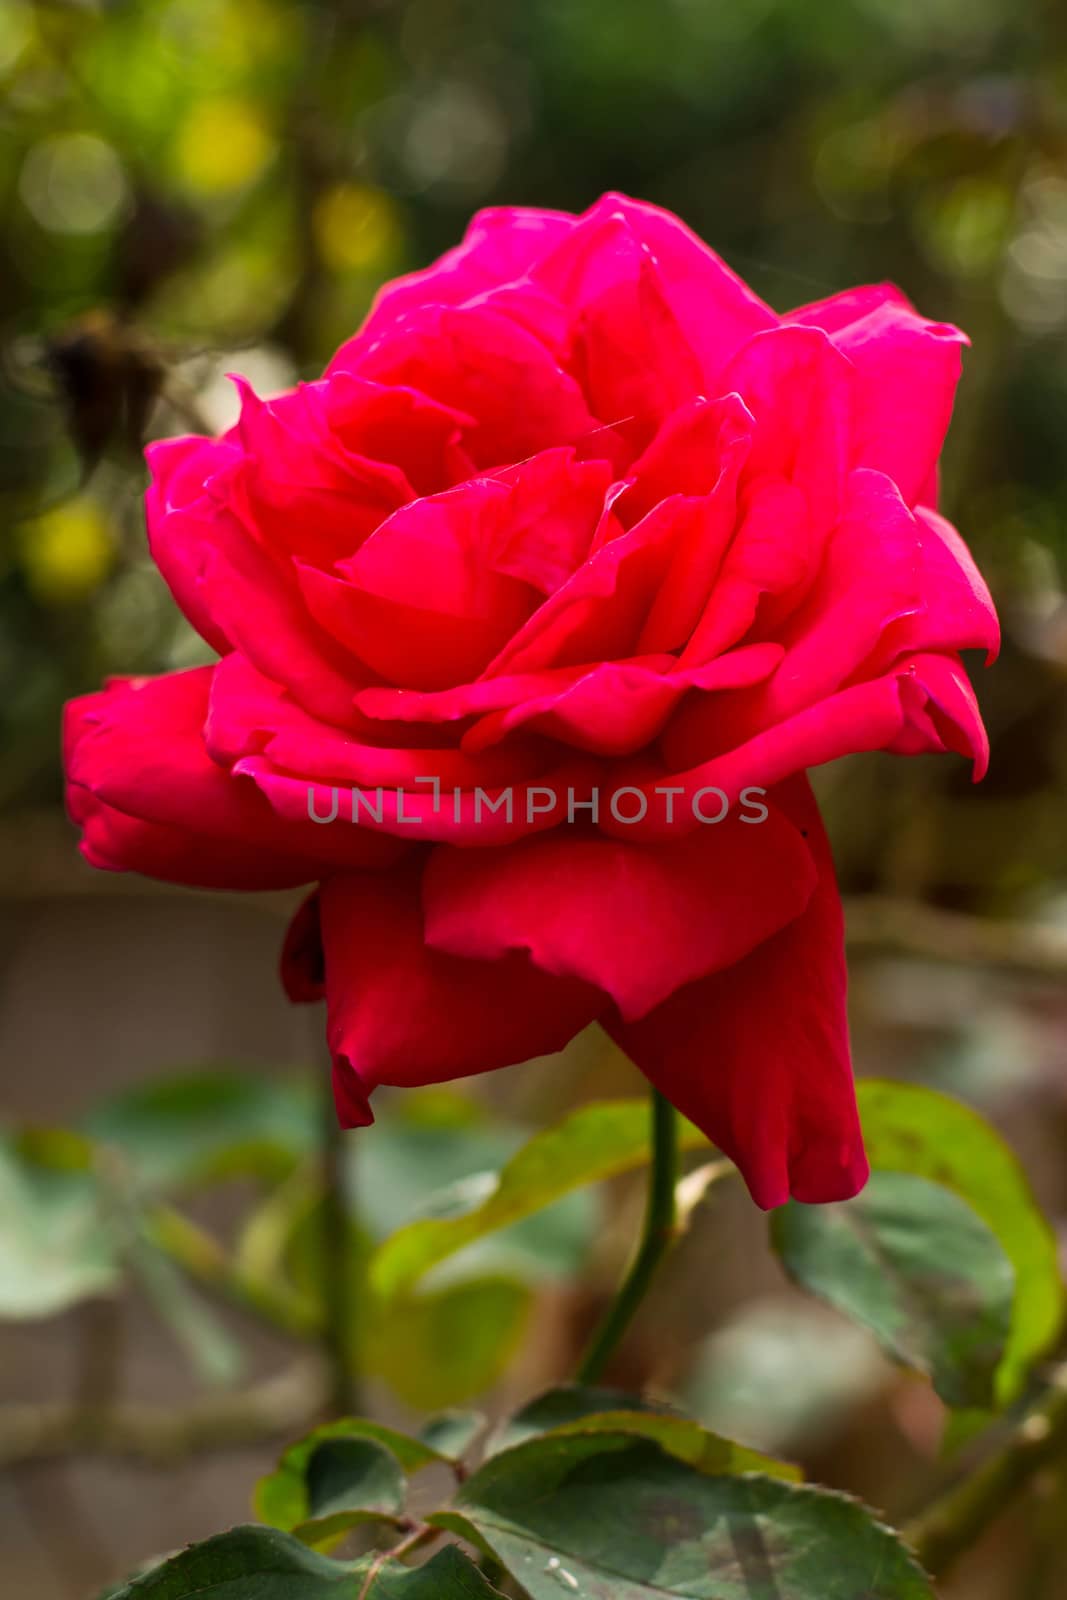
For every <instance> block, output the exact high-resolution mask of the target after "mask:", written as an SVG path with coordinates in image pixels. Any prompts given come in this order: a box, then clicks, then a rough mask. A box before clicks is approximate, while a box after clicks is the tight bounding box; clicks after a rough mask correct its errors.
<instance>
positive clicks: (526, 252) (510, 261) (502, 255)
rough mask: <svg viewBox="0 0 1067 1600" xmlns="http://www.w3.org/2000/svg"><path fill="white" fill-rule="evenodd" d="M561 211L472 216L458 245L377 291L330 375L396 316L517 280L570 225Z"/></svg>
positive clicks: (512, 210) (517, 209)
mask: <svg viewBox="0 0 1067 1600" xmlns="http://www.w3.org/2000/svg"><path fill="white" fill-rule="evenodd" d="M575 220H576V219H575V218H574V217H572V216H570V215H569V214H568V213H567V212H565V211H541V210H537V209H536V208H534V207H525V206H500V207H497V208H495V209H490V210H485V211H479V212H477V213H476V214H475V216H474V217H473V218H472V220H471V223H470V226H469V227H468V228H467V232H466V233H465V235H464V237H463V242H462V244H459V245H457V246H456V247H455V248H454V249H452V250H446V251H445V253H444V255H442V256H440V257H439V258H438V260H436V261H435V262H433V263H432V265H431V266H429V267H424V268H423V269H422V270H421V271H419V272H409V273H408V274H407V275H406V276H405V277H402V278H394V279H393V280H392V282H390V283H387V284H386V285H385V287H384V288H383V289H381V290H380V291H379V293H378V295H377V297H376V299H375V302H374V305H373V307H372V308H371V313H370V315H369V317H368V318H367V320H366V322H365V323H364V324H363V327H362V328H361V329H360V331H359V333H357V334H356V335H355V337H354V338H352V339H349V340H348V342H347V343H346V344H343V345H342V346H341V348H340V350H338V352H337V354H336V355H335V356H334V358H333V360H332V361H331V362H330V365H329V368H328V369H327V370H328V371H329V372H330V373H333V372H337V371H349V370H351V369H352V367H353V366H355V365H356V364H357V363H358V361H359V359H360V357H361V356H362V355H363V354H364V353H365V352H366V351H367V350H368V349H369V348H370V347H371V346H372V345H373V344H374V342H375V340H377V339H379V338H380V337H381V336H382V334H383V333H384V332H385V331H386V330H387V329H388V328H389V327H390V325H391V324H393V323H395V322H396V321H397V320H398V319H399V318H400V317H402V316H404V315H406V314H407V313H409V312H412V311H415V310H417V309H418V308H419V307H421V306H425V305H434V304H436V305H452V306H454V305H460V304H461V303H462V302H463V301H464V300H470V299H472V298H474V297H476V296H479V295H482V294H485V293H486V292H491V291H493V290H497V289H499V288H500V286H501V285H504V284H508V283H512V282H514V281H515V280H516V279H521V278H523V277H524V276H525V275H526V273H527V271H528V270H529V268H530V267H531V266H532V265H533V263H534V262H535V261H537V260H538V258H539V257H540V256H542V255H543V254H545V252H546V251H548V250H550V249H551V248H552V246H553V245H554V244H555V243H557V242H558V241H559V240H560V239H561V238H563V237H565V235H566V234H567V233H568V232H569V231H570V230H571V229H572V228H573V227H574V225H575Z"/></svg>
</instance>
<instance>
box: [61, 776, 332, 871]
mask: <svg viewBox="0 0 1067 1600" xmlns="http://www.w3.org/2000/svg"><path fill="white" fill-rule="evenodd" d="M67 803H68V809H69V810H70V813H71V817H72V819H73V820H75V821H76V822H77V823H78V825H79V826H80V828H81V830H82V837H81V843H80V846H79V848H80V850H81V853H82V855H83V856H84V857H85V859H86V861H87V862H88V863H89V865H90V866H91V867H96V868H98V869H99V870H102V871H104V872H137V873H140V874H141V875H142V876H143V877H146V878H158V879H160V880H161V881H162V882H164V883H180V884H184V885H185V886H187V887H188V888H192V889H230V890H244V891H247V890H256V889H290V888H293V887H294V886H296V885H297V884H301V883H307V882H308V881H309V879H312V878H314V877H315V876H316V873H317V870H318V869H317V866H316V863H315V862H314V861H311V860H308V859H306V858H303V857H300V856H286V855H282V854H281V853H279V852H278V851H276V850H263V849H261V848H259V847H258V846H256V845H250V846H244V845H242V844H241V843H239V842H237V841H235V840H233V839H214V838H212V837H211V836H210V835H208V834H203V833H198V832H196V830H195V829H192V828H177V827H169V826H166V825H165V824H162V823H158V822H144V821H141V820H140V819H139V818H137V817H128V816H126V814H125V813H124V812H122V811H116V810H115V808H114V807H113V806H107V805H103V804H102V803H101V802H100V801H98V800H97V799H96V797H95V796H94V795H93V793H92V791H91V790H89V789H83V788H82V787H81V786H80V785H76V784H72V785H70V787H69V788H68V791H67Z"/></svg>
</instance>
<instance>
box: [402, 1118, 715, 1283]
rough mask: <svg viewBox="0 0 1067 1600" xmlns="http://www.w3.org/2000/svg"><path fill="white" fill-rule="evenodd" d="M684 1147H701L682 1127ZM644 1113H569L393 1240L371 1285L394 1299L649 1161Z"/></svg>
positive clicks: (701, 1141) (691, 1132)
mask: <svg viewBox="0 0 1067 1600" xmlns="http://www.w3.org/2000/svg"><path fill="white" fill-rule="evenodd" d="M682 1141H683V1144H684V1147H685V1148H686V1149H699V1148H701V1147H705V1148H706V1141H705V1140H704V1139H703V1137H702V1136H701V1135H700V1134H699V1133H698V1132H697V1131H696V1129H695V1128H691V1127H690V1126H689V1125H688V1124H685V1123H683V1124H682ZM648 1153H649V1110H648V1105H647V1103H646V1102H645V1101H643V1100H614V1101H602V1102H599V1103H597V1104H594V1105H589V1106H583V1107H582V1108H581V1109H580V1110H578V1111H574V1112H572V1113H571V1114H570V1115H569V1116H568V1117H566V1118H564V1120H563V1121H562V1122H560V1123H558V1124H557V1125H556V1126H555V1127H553V1128H549V1129H547V1130H546V1131H545V1132H544V1133H539V1134H537V1135H536V1136H535V1137H534V1138H533V1139H531V1140H530V1142H529V1143H528V1144H526V1145H524V1146H523V1148H522V1149H521V1150H520V1151H519V1152H518V1153H517V1154H516V1155H514V1156H512V1158H511V1160H510V1161H508V1163H507V1164H506V1165H505V1166H504V1167H503V1169H502V1170H501V1172H500V1173H499V1175H498V1176H497V1177H496V1178H487V1179H486V1180H485V1181H484V1182H483V1183H482V1184H481V1185H478V1186H476V1185H472V1187H471V1190H470V1193H469V1195H467V1196H464V1195H462V1194H460V1195H457V1196H455V1206H454V1209H453V1211H452V1212H451V1214H450V1215H447V1216H438V1217H427V1218H424V1219H423V1220H421V1221H418V1222H413V1223H411V1224H409V1225H408V1226H407V1227H406V1228H401V1229H400V1230H399V1232H397V1233H395V1234H393V1236H392V1238H391V1239H387V1240H386V1242H385V1243H384V1244H383V1245H382V1246H380V1248H379V1249H378V1251H377V1253H376V1254H375V1256H374V1257H373V1258H372V1261H371V1268H370V1271H371V1282H372V1283H373V1285H374V1287H375V1288H376V1290H377V1291H378V1292H379V1293H380V1294H382V1295H384V1296H390V1295H394V1294H398V1293H400V1292H402V1291H404V1290H406V1289H408V1288H410V1287H411V1285H412V1284H414V1283H416V1282H417V1281H418V1279H419V1278H421V1277H422V1276H423V1274H424V1273H426V1272H428V1271H429V1270H430V1268H431V1267H433V1266H436V1265H437V1263H438V1262H440V1261H444V1260H445V1259H446V1258H447V1257H448V1256H451V1255H453V1254H455V1253H456V1252H457V1251H459V1250H462V1249H464V1248H465V1247H466V1246H468V1245H471V1244H473V1243H474V1242H475V1241H476V1240H479V1239H482V1238H484V1237H485V1236H486V1235H487V1234H491V1233H495V1232H496V1231H497V1230H498V1229H500V1228H505V1227H507V1226H508V1225H509V1224H511V1223H514V1222H517V1221H519V1220H520V1219H521V1218H523V1217H529V1216H531V1215H533V1214H534V1213H535V1212H537V1211H540V1210H542V1209H543V1208H544V1207H546V1206H548V1205H551V1204H552V1202H553V1201H556V1200H558V1199H560V1197H561V1196H563V1195H566V1194H569V1193H570V1192H571V1191H572V1190H574V1189H579V1188H582V1187H584V1186H585V1185H587V1184H591V1183H598V1182H600V1181H601V1180H603V1179H605V1178H611V1177H614V1176H616V1175H617V1174H618V1173H620V1172H626V1171H629V1170H630V1169H631V1168H633V1167H637V1166H640V1165H641V1164H642V1163H643V1162H645V1161H647V1159H648Z"/></svg>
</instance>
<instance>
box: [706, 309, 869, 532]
mask: <svg viewBox="0 0 1067 1600" xmlns="http://www.w3.org/2000/svg"><path fill="white" fill-rule="evenodd" d="M854 381H855V374H854V372H853V369H852V367H851V365H850V363H849V362H848V360H847V359H846V358H845V356H843V355H842V354H841V352H840V351H838V350H837V349H835V347H834V345H833V343H832V342H831V340H830V339H829V338H828V337H827V335H826V334H825V333H823V332H822V330H821V329H819V328H803V327H796V326H788V325H786V326H779V327H775V328H772V329H770V331H769V332H767V333H758V334H756V336H755V338H753V339H750V340H749V342H748V344H747V345H745V347H744V349H743V350H741V351H740V352H739V354H738V355H737V356H736V357H735V359H734V360H733V361H732V362H731V363H730V365H729V367H728V368H727V370H726V372H725V374H724V376H723V383H724V384H725V385H726V386H727V387H728V388H730V389H732V390H736V391H737V393H738V394H739V395H740V396H741V399H742V400H743V401H744V403H745V405H746V407H747V408H748V410H749V411H750V412H751V414H752V416H753V417H754V418H755V428H754V430H753V435H752V444H751V450H750V453H749V456H748V460H747V462H746V464H745V475H746V478H747V479H750V480H751V479H753V478H756V477H760V476H763V475H768V476H772V477H777V478H786V479H787V480H788V481H789V482H790V483H793V484H795V485H796V487H797V488H798V489H800V490H802V491H803V493H804V494H805V496H806V497H807V501H808V509H809V512H810V514H811V519H812V521H813V523H814V524H815V526H816V527H817V528H820V529H829V528H831V527H832V526H833V524H834V522H835V521H836V519H837V515H838V512H839V510H840V506H841V490H842V485H843V482H844V477H845V472H846V470H847V468H848V466H849V462H850V459H851V449H852V442H851V441H852V429H853V406H854Z"/></svg>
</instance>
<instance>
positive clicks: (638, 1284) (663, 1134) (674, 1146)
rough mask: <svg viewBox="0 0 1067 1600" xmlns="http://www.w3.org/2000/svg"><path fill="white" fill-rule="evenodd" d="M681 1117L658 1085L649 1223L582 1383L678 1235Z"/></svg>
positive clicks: (599, 1367)
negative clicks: (676, 1211) (676, 1207)
mask: <svg viewBox="0 0 1067 1600" xmlns="http://www.w3.org/2000/svg"><path fill="white" fill-rule="evenodd" d="M677 1182H678V1117H677V1113H676V1112H675V1109H674V1107H673V1106H672V1105H671V1103H670V1101H669V1100H666V1099H665V1098H664V1097H663V1095H661V1094H660V1092H659V1090H658V1089H653V1091H652V1164H651V1166H650V1167H649V1178H648V1202H647V1205H646V1208H645V1225H644V1228H643V1230H642V1233H641V1242H640V1244H639V1245H638V1248H637V1254H636V1255H635V1256H634V1259H633V1263H632V1265H631V1267H630V1270H629V1272H628V1273H627V1274H626V1277H625V1279H624V1281H623V1283H622V1286H621V1288H620V1289H619V1292H618V1294H617V1295H616V1296H615V1299H614V1301H613V1302H612V1305H611V1307H610V1309H609V1311H608V1314H607V1316H606V1317H605V1318H604V1321H603V1322H602V1323H601V1325H600V1327H599V1328H598V1329H597V1331H596V1333H595V1334H594V1335H593V1339H592V1341H591V1343H590V1345H589V1348H588V1350H587V1351H586V1353H585V1355H584V1357H583V1358H582V1362H581V1365H580V1366H579V1368H578V1379H579V1382H581V1383H595V1382H596V1381H597V1379H598V1378H600V1376H601V1375H602V1373H603V1371H604V1368H605V1367H606V1366H607V1364H608V1362H609V1361H610V1359H611V1357H612V1355H613V1354H614V1352H615V1349H616V1347H617V1346H618V1344H619V1341H620V1340H621V1339H622V1336H623V1334H624V1333H625V1332H626V1330H627V1328H628V1327H629V1326H630V1323H631V1322H632V1321H633V1318H634V1316H635V1314H636V1312H637V1309H638V1307H639V1306H640V1304H641V1302H642V1300H643V1299H644V1297H645V1295H646V1294H647V1293H648V1289H649V1285H650V1284H651V1282H652V1279H653V1278H654V1277H655V1275H656V1271H657V1269H658V1268H659V1266H660V1263H661V1262H662V1260H663V1258H664V1256H665V1255H666V1254H667V1251H668V1250H669V1249H670V1247H671V1245H672V1243H673V1242H674V1237H675V1194H674V1191H675V1186H676V1184H677Z"/></svg>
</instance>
